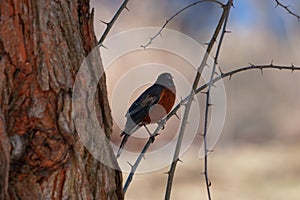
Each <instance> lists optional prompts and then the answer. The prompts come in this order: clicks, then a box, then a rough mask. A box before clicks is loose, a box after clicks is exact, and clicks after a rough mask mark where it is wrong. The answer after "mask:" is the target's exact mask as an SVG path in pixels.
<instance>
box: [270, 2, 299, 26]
mask: <svg viewBox="0 0 300 200" xmlns="http://www.w3.org/2000/svg"><path fill="white" fill-rule="evenodd" d="M275 2H276V6H275V8H276V7H278V6H280V7H282V8H283V9H285V10H286V11H287V12H288V13H289V14H290V15H293V16H295V17H296V18H297V20H298V22H299V21H300V15H298V14H296V13H295V12H293V11H292V10H291V9H290V8H289V6H287V5H284V4H283V3H281V2H280V1H279V0H275Z"/></svg>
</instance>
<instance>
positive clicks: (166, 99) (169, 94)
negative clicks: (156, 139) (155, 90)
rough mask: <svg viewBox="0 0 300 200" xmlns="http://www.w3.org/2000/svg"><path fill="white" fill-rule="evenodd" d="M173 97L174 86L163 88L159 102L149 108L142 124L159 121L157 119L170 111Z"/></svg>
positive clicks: (174, 96)
mask: <svg viewBox="0 0 300 200" xmlns="http://www.w3.org/2000/svg"><path fill="white" fill-rule="evenodd" d="M175 99H176V95H175V88H172V90H171V89H168V88H165V89H164V90H163V91H162V94H161V97H160V99H159V102H158V103H157V104H155V105H154V106H152V107H151V108H150V110H149V114H148V115H147V116H146V117H145V119H144V120H143V121H142V122H143V124H151V123H157V122H159V120H161V119H162V118H163V117H164V116H166V115H167V114H168V113H169V112H170V111H171V109H172V107H173V105H174V103H175Z"/></svg>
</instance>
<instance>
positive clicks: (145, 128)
mask: <svg viewBox="0 0 300 200" xmlns="http://www.w3.org/2000/svg"><path fill="white" fill-rule="evenodd" d="M144 127H145V129H146V130H147V132H148V134H149V135H150V137H151V136H152V133H151V132H150V130H149V129H148V127H147V126H146V125H145V124H144Z"/></svg>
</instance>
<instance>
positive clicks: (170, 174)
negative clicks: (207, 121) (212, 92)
mask: <svg viewBox="0 0 300 200" xmlns="http://www.w3.org/2000/svg"><path fill="white" fill-rule="evenodd" d="M232 2H233V0H228V2H227V4H226V5H225V6H223V13H222V15H221V17H220V19H219V22H218V25H217V27H216V29H215V31H214V34H213V36H212V38H211V40H210V42H209V43H208V47H207V49H206V54H205V55H204V57H203V59H202V62H201V65H200V66H199V68H198V71H197V74H196V77H195V80H194V83H193V87H192V90H191V92H190V95H189V97H188V100H187V103H186V104H185V110H184V114H183V119H182V121H181V126H180V131H179V134H178V139H177V144H176V148H175V152H174V156H173V162H172V164H171V167H170V171H169V172H168V182H167V188H166V193H165V200H169V199H170V196H171V190H172V185H173V179H174V174H175V170H176V165H177V163H178V161H179V153H180V149H181V144H182V140H183V135H184V134H185V128H186V125H187V121H188V116H189V112H190V108H191V105H192V101H193V99H194V96H195V91H196V89H197V87H198V84H199V81H200V78H201V74H202V70H203V69H204V67H205V66H206V64H207V59H208V56H209V55H210V53H211V50H212V48H213V46H214V44H215V43H216V40H217V37H218V35H219V33H220V31H221V28H222V26H224V24H225V22H226V21H227V18H228V15H229V11H230V8H231V6H232V5H233V3H232ZM225 27H226V26H225ZM224 33H225V32H224ZM221 38H223V36H222V33H221ZM218 48H220V46H219V47H218ZM208 192H209V185H208ZM209 197H210V196H209Z"/></svg>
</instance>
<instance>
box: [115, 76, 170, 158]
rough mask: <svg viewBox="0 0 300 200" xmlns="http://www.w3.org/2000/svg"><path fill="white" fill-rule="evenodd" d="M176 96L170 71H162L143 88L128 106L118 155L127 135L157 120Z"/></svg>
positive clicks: (168, 110)
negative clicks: (146, 87) (151, 83)
mask: <svg viewBox="0 0 300 200" xmlns="http://www.w3.org/2000/svg"><path fill="white" fill-rule="evenodd" d="M175 98H176V89H175V85H174V82H173V77H172V75H171V74H170V73H162V74H160V75H159V76H158V78H157V80H156V81H155V83H154V84H153V85H152V86H150V87H149V88H148V89H147V90H145V91H144V92H143V93H142V94H141V95H140V96H139V97H138V98H137V99H136V100H135V101H134V102H133V103H132V105H131V106H130V108H129V109H128V111H127V113H126V115H125V117H127V121H126V124H125V128H124V130H123V132H122V133H121V137H122V136H123V140H122V142H121V145H120V147H119V150H118V153H117V158H118V157H119V156H120V154H121V152H122V149H123V148H124V146H125V144H126V142H127V140H128V138H129V136H130V135H131V134H133V133H134V132H135V131H136V130H138V129H139V128H140V127H142V126H145V125H147V124H151V123H157V122H159V121H160V120H161V119H162V118H163V117H164V116H166V115H167V114H168V113H169V112H170V111H171V109H172V107H173V105H174V102H175Z"/></svg>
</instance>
